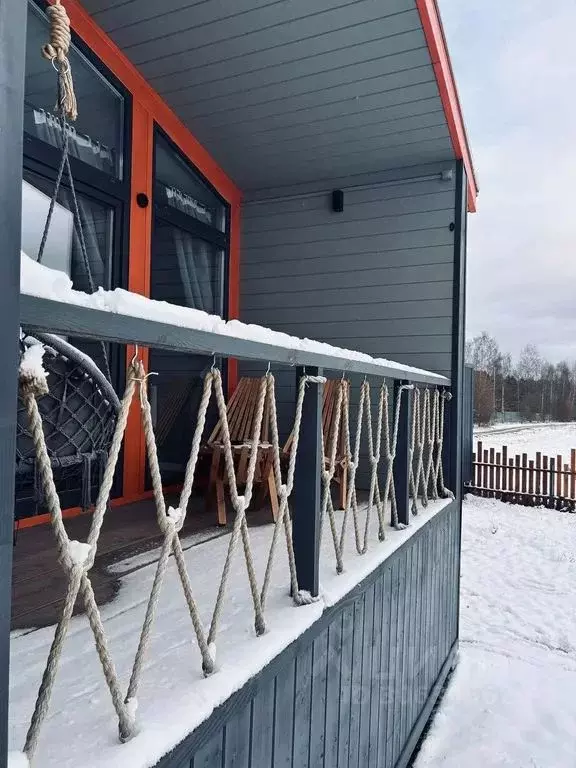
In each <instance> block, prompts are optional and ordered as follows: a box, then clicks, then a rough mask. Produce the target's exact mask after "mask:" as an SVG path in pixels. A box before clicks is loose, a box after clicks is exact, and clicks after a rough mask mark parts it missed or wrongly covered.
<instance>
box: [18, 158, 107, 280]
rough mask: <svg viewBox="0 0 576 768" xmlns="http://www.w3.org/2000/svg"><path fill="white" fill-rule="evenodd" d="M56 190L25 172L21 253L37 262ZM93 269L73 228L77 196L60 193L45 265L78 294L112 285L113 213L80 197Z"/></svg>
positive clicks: (45, 181) (84, 231) (87, 252)
mask: <svg viewBox="0 0 576 768" xmlns="http://www.w3.org/2000/svg"><path fill="white" fill-rule="evenodd" d="M53 189H54V184H53V182H52V181H51V180H49V179H46V178H45V177H43V176H41V175H40V174H38V173H34V172H32V171H30V170H26V169H25V170H24V180H23V182H22V250H23V251H24V253H26V254H27V255H28V256H30V258H32V259H37V258H38V255H39V248H40V241H41V239H42V234H43V231H44V224H45V222H46V217H47V215H48V208H49V205H50V199H51V197H52V194H53ZM76 198H77V201H78V209H79V212H80V219H81V222H82V232H83V235H84V242H85V244H86V255H87V257H88V263H86V262H85V260H84V256H83V254H82V249H81V247H80V239H79V233H78V229H77V227H75V226H74V216H73V213H72V211H73V210H74V209H73V205H72V195H71V193H70V190H69V189H68V188H66V187H61V188H60V190H59V193H58V200H57V203H56V205H55V208H54V213H53V216H52V220H51V222H50V229H49V231H48V237H47V239H46V245H45V248H44V253H43V255H42V264H44V265H45V266H47V267H51V268H52V269H59V270H61V271H62V272H66V274H67V275H68V276H69V277H70V278H71V279H72V283H73V285H74V288H75V289H76V290H78V291H85V292H86V293H92V291H93V290H94V289H97V288H99V287H102V288H110V287H111V284H112V279H111V277H112V275H111V267H112V256H113V253H112V244H113V231H114V230H113V223H114V209H113V208H112V207H111V206H107V205H103V204H102V203H100V202H98V201H96V200H94V199H91V198H90V197H87V196H86V195H83V194H80V193H77V195H76Z"/></svg>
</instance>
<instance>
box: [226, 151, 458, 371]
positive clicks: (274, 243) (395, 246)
mask: <svg viewBox="0 0 576 768" xmlns="http://www.w3.org/2000/svg"><path fill="white" fill-rule="evenodd" d="M448 167H450V166H448ZM445 168H446V166H439V165H437V166H426V167H421V168H418V167H417V168H413V169H411V170H410V173H409V174H406V178H405V179H401V178H400V179H398V180H397V183H394V184H390V185H387V186H382V185H374V186H371V187H370V188H367V189H366V188H364V189H358V190H354V189H350V190H348V191H346V190H345V192H344V197H345V202H344V211H343V213H333V212H332V211H331V209H330V203H331V197H330V191H331V190H330V188H328V189H326V190H325V193H324V194H322V193H320V194H317V195H313V196H307V197H306V196H302V197H300V198H299V199H292V200H284V201H281V200H276V201H274V200H271V201H270V202H269V203H267V202H264V201H258V202H249V201H248V202H247V203H246V205H245V206H244V208H243V215H242V256H241V263H242V266H241V301H240V307H241V319H242V320H245V321H246V322H250V323H259V324H260V325H265V326H269V327H271V328H274V329H275V330H279V331H284V332H285V333H289V334H293V335H295V336H301V337H303V336H304V337H308V338H314V339H318V340H321V341H326V342H329V343H331V344H335V345H337V346H344V347H348V348H352V349H358V350H360V351H362V352H367V353H368V354H371V355H374V356H376V357H388V358H391V359H393V360H396V361H398V362H401V363H409V364H410V365H415V366H419V367H422V368H428V369H431V370H433V371H437V372H439V373H445V374H448V375H449V374H450V369H451V353H452V314H453V313H452V303H453V272H454V233H453V232H451V231H450V225H451V224H452V223H453V221H454V209H455V184H454V181H453V180H452V181H443V180H441V179H439V178H435V179H430V180H426V181H413V182H410V181H407V180H408V179H410V178H411V177H412V178H414V177H421V176H426V175H430V174H431V173H433V172H439V171H441V170H444V169H445ZM277 196H278V195H277ZM271 197H272V198H273V197H274V195H273V194H271Z"/></svg>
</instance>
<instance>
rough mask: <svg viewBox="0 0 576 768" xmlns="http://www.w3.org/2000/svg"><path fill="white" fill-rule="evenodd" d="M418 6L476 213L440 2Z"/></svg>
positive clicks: (473, 182)
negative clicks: (439, 6)
mask: <svg viewBox="0 0 576 768" xmlns="http://www.w3.org/2000/svg"><path fill="white" fill-rule="evenodd" d="M416 5H417V8H418V13H419V14H420V20H421V22H422V29H423V30H424V35H425V37H426V43H427V45H428V49H429V51H430V58H431V60H432V66H433V67H434V73H435V75H436V81H437V83H438V89H439V91H440V98H441V100H442V105H443V107H444V113H445V115H446V120H447V122H448V130H449V131H450V138H451V140H452V145H453V147H454V152H455V153H456V157H457V159H458V160H462V161H463V163H464V168H465V169H466V177H467V179H468V210H469V211H471V212H474V211H475V210H476V197H477V195H478V184H477V180H476V173H475V171H474V164H473V162H472V153H471V151H470V144H469V142H468V136H467V134H466V127H465V125H464V118H463V116H462V108H461V106H460V99H459V98H458V90H457V88H456V81H455V79H454V72H453V70H452V64H451V63H450V55H449V53H448V46H447V44H446V37H445V35H444V29H443V27H442V20H441V18H440V11H439V8H438V3H437V0H416Z"/></svg>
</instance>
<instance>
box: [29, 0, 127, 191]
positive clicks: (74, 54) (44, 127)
mask: <svg viewBox="0 0 576 768" xmlns="http://www.w3.org/2000/svg"><path fill="white" fill-rule="evenodd" d="M28 7H29V12H28V28H27V40H26V84H25V94H24V132H25V134H26V135H27V137H29V138H31V139H33V140H34V139H35V140H38V141H41V142H43V143H44V144H48V145H49V146H51V147H55V148H57V149H59V148H60V147H61V146H62V128H61V125H60V121H59V119H58V118H57V117H56V116H55V115H54V104H55V101H56V78H55V72H54V70H53V68H52V67H51V66H50V64H49V63H48V62H47V61H46V60H45V59H44V58H43V57H42V55H41V53H40V51H41V48H42V46H43V45H44V44H45V43H46V41H47V39H48V20H47V18H46V16H45V15H44V13H42V11H40V10H39V9H38V8H37V7H36V6H35V5H32V4H30V5H29V6H28ZM69 59H70V65H71V67H72V72H73V76H74V90H75V91H76V97H77V99H78V104H79V106H80V109H79V113H78V120H77V121H76V122H75V123H74V124H73V125H70V126H69V132H70V141H69V147H70V156H71V157H74V158H76V159H78V160H80V161H81V162H83V163H86V164H87V165H90V166H92V167H94V168H97V169H98V170H99V171H102V172H103V173H106V174H109V175H111V176H114V177H116V178H119V179H121V178H122V177H123V175H124V171H125V169H124V167H123V162H122V160H123V150H124V146H123V145H124V138H123V137H124V99H123V98H122V96H121V95H120V93H119V92H118V91H117V90H116V89H115V88H114V87H113V86H112V85H111V84H110V83H109V82H108V81H107V80H106V79H105V78H104V77H103V76H102V75H101V74H100V72H99V71H98V70H97V69H96V67H94V66H93V65H92V64H91V63H90V62H89V61H88V60H87V59H86V57H85V56H84V55H83V54H82V53H80V51H79V50H78V49H77V48H76V47H74V46H71V48H70V52H69Z"/></svg>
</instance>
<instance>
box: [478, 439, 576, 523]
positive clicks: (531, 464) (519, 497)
mask: <svg viewBox="0 0 576 768" xmlns="http://www.w3.org/2000/svg"><path fill="white" fill-rule="evenodd" d="M467 488H468V490H469V491H471V492H472V493H475V494H477V495H479V496H485V497H489V498H497V499H502V500H503V501H509V502H511V503H513V504H523V505H524V506H529V507H534V506H544V507H549V508H551V509H561V510H568V511H570V512H574V511H576V448H573V449H572V451H571V452H570V461H567V460H566V461H565V460H564V457H563V456H561V455H560V454H559V455H557V456H545V455H543V454H542V452H541V451H537V452H536V456H535V458H534V459H532V458H528V454H527V453H522V454H516V455H515V456H509V449H508V446H506V445H504V446H502V450H501V451H495V449H494V448H490V450H486V449H485V448H484V447H483V445H482V441H481V440H479V441H478V443H477V447H476V451H475V452H474V453H473V454H472V476H471V479H470V481H469V482H468V484H467Z"/></svg>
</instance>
